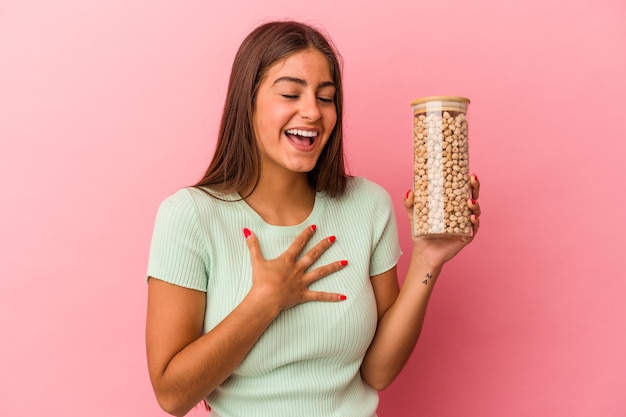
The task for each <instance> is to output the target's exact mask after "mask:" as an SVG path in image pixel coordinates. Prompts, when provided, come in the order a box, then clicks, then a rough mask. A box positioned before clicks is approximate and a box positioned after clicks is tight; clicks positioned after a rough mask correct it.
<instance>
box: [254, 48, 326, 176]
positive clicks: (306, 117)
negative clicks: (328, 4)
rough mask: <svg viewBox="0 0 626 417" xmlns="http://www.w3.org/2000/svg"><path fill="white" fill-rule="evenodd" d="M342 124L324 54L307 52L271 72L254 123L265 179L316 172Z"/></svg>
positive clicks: (261, 90) (260, 91)
mask: <svg viewBox="0 0 626 417" xmlns="http://www.w3.org/2000/svg"><path fill="white" fill-rule="evenodd" d="M336 121H337V109H336V107H335V83H334V82H333V77H332V75H331V72H330V66H329V65H328V61H327V60H326V57H325V56H324V55H323V54H322V53H321V52H319V51H318V50H317V49H314V48H311V49H306V50H303V51H300V52H296V53H294V54H293V55H290V56H288V57H287V58H286V59H284V60H282V61H279V62H277V63H276V64H274V65H273V66H271V67H270V68H269V69H268V71H267V73H266V75H265V77H264V78H263V80H262V81H261V83H260V85H259V89H258V91H257V97H256V101H255V107H254V114H253V120H252V122H253V127H254V133H255V135H256V138H257V143H258V146H259V150H260V153H261V170H262V175H267V174H269V173H272V172H274V173H277V174H281V175H284V174H285V173H287V172H290V173H294V172H297V173H304V172H309V171H311V170H312V169H313V168H314V167H315V164H316V163H317V159H318V158H319V156H320V154H321V153H322V150H323V149H324V146H325V145H326V142H328V138H329V136H330V134H331V132H332V131H333V128H334V127H335V123H336Z"/></svg>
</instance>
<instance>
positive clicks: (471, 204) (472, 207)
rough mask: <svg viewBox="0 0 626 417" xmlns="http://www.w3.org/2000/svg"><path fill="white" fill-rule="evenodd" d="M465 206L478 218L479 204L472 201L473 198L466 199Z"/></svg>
mask: <svg viewBox="0 0 626 417" xmlns="http://www.w3.org/2000/svg"><path fill="white" fill-rule="evenodd" d="M467 206H468V207H469V209H470V210H472V213H473V214H474V215H476V217H479V216H480V204H479V203H478V201H477V200H474V199H473V198H470V199H468V200H467Z"/></svg>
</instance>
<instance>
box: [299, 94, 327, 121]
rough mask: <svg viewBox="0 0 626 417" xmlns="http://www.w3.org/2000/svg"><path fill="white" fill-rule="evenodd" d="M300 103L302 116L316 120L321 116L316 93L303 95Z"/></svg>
mask: <svg viewBox="0 0 626 417" xmlns="http://www.w3.org/2000/svg"><path fill="white" fill-rule="evenodd" d="M300 104H301V105H300V115H301V116H302V118H304V119H307V120H310V121H312V122H314V121H316V120H318V119H319V118H320V117H321V115H322V113H321V111H320V108H319V103H318V101H317V97H316V96H315V94H310V95H309V94H307V95H306V96H303V97H302V100H301V102H300Z"/></svg>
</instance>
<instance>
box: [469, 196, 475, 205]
mask: <svg viewBox="0 0 626 417" xmlns="http://www.w3.org/2000/svg"><path fill="white" fill-rule="evenodd" d="M470 201H471V203H472V206H473V205H474V204H476V200H474V199H473V198H470Z"/></svg>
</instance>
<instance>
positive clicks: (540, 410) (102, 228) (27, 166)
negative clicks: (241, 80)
mask: <svg viewBox="0 0 626 417" xmlns="http://www.w3.org/2000/svg"><path fill="white" fill-rule="evenodd" d="M217 3H218V2H213V1H198V0H196V1H184V2H174V1H152V0H134V1H121V0H113V1H112V0H106V1H104V0H92V1H78V0H57V1H54V2H51V1H43V0H14V1H11V0H8V1H7V0H4V1H1V2H0V140H1V142H0V158H1V159H0V181H1V182H0V186H1V190H2V200H1V204H0V242H1V243H0V244H1V248H0V249H1V250H0V265H1V266H2V272H3V273H2V277H1V278H0V339H1V341H0V392H1V393H2V400H1V401H0V416H13V417H15V416H31V415H45V416H68V417H74V416H91V417H105V416H106V417H110V416H163V415H164V413H163V412H162V411H160V410H159V408H158V406H157V404H156V401H155V399H154V397H153V394H152V390H151V387H150V384H149V380H148V376H147V371H146V363H145V355H144V315H145V307H146V305H145V304H146V302H145V298H146V285H145V283H144V273H145V269H146V261H147V254H148V246H149V241H150V236H151V231H152V224H153V220H154V214H155V210H156V208H157V205H158V203H159V202H160V201H161V200H162V199H163V198H164V197H165V196H166V195H168V194H170V193H171V192H173V191H175V190H176V189H177V188H179V187H182V186H185V185H188V184H190V183H192V182H194V181H195V180H196V179H198V178H199V176H200V175H201V174H202V172H203V171H204V169H205V167H206V165H207V164H208V161H209V156H210V153H211V151H212V149H213V145H214V137H215V134H216V131H217V125H218V121H219V117H220V112H221V106H222V103H223V99H224V93H225V88H226V83H227V78H228V73H229V69H230V66H231V62H232V58H233V56H234V54H235V50H236V48H237V46H238V45H239V43H240V42H241V40H242V39H243V37H244V36H245V35H246V34H247V33H248V32H249V31H250V30H251V29H252V28H253V27H255V26H256V25H257V24H259V23H261V22H263V21H265V20H268V19H271V18H287V17H291V18H296V19H300V20H304V21H307V22H310V23H314V24H317V25H320V26H322V27H323V28H325V29H326V30H327V31H328V32H329V33H330V34H331V36H332V37H333V38H334V40H335V42H336V44H337V45H338V47H339V49H340V51H341V53H342V55H343V57H344V60H345V86H346V87H345V88H346V97H347V100H346V108H347V120H346V124H347V154H348V160H349V165H350V168H351V172H352V173H353V174H355V175H364V176H367V177H369V178H370V179H372V180H374V181H376V182H378V183H380V184H381V185H382V186H384V187H385V188H386V189H387V190H388V191H389V192H390V194H391V195H392V197H393V198H395V199H396V213H397V215H398V219H399V224H400V226H401V239H402V244H403V246H404V248H405V252H407V251H408V247H409V246H408V245H409V229H408V224H407V222H406V220H405V218H404V214H403V212H402V209H401V207H400V200H401V198H402V197H403V196H404V193H405V191H406V190H407V189H408V188H409V187H410V185H411V165H412V160H411V137H410V134H411V133H410V132H411V112H410V107H409V102H410V101H411V99H414V98H416V97H420V96H425V95H434V94H454V95H464V96H467V97H470V98H471V99H472V104H471V107H470V120H471V124H470V129H471V130H470V135H471V138H470V141H471V158H472V160H471V165H472V171H474V172H476V173H477V174H478V176H479V177H480V179H481V181H482V185H483V190H482V194H481V199H480V201H481V205H482V207H483V226H482V229H481V231H480V234H479V235H478V237H477V239H476V241H475V242H474V243H473V244H472V245H471V246H470V247H469V248H468V249H467V250H466V251H464V252H463V253H461V254H460V255H459V256H458V257H457V258H455V259H454V260H453V261H452V262H451V263H450V264H449V265H448V266H447V267H446V268H445V269H444V276H443V277H442V279H441V280H440V282H439V285H438V287H437V289H436V291H435V294H434V296H433V299H432V301H431V305H430V310H429V313H428V315H427V318H426V324H425V328H424V331H423V334H422V339H421V341H420V343H419V345H418V347H417V348H416V350H415V353H414V355H413V357H412V359H411V361H410V363H409V364H408V366H407V367H406V368H405V370H404V371H403V373H402V374H401V375H400V377H399V378H398V380H397V381H396V382H395V384H394V385H393V386H392V387H391V388H389V389H388V390H386V391H385V392H383V393H382V400H381V405H380V409H379V414H380V416H381V417H400V416H437V417H458V416H480V417H502V416H507V417H528V416H568V417H588V416H594V417H604V416H606V417H609V416H611V417H617V416H625V415H626V395H624V393H625V392H626V297H625V296H626V282H625V281H626V280H625V279H624V278H625V270H626V261H625V259H626V256H625V254H624V249H625V248H626V245H625V244H624V233H625V232H626V215H625V214H624V209H623V207H624V204H625V203H626V200H625V198H624V184H623V182H624V179H626V162H625V161H624V152H625V151H626V122H624V113H625V107H624V97H626V81H625V74H626V47H625V46H624V45H625V44H626V4H625V3H624V2H623V1H622V0H596V1H591V0H586V1H582V0H567V1H566V0H526V1H523V2H522V1H510V2H507V1H499V0H493V1H488V0H480V1H466V0H447V1H430V2H426V1H384V2H369V3H364V2H361V1H354V0H349V1H337V0H318V1H316V2H300V3H295V2H293V1H286V0H265V1H262V2H259V1H253V0H250V1H246V2H243V1H235V0H231V1H223V2H219V4H217ZM366 4H367V6H366ZM406 261H407V260H406V259H405V258H403V259H402V261H401V264H400V270H401V272H404V271H405V270H406ZM202 414H203V413H202V412H201V410H200V409H199V408H197V409H195V410H194V411H193V412H192V413H191V415H198V416H199V415H202Z"/></svg>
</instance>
